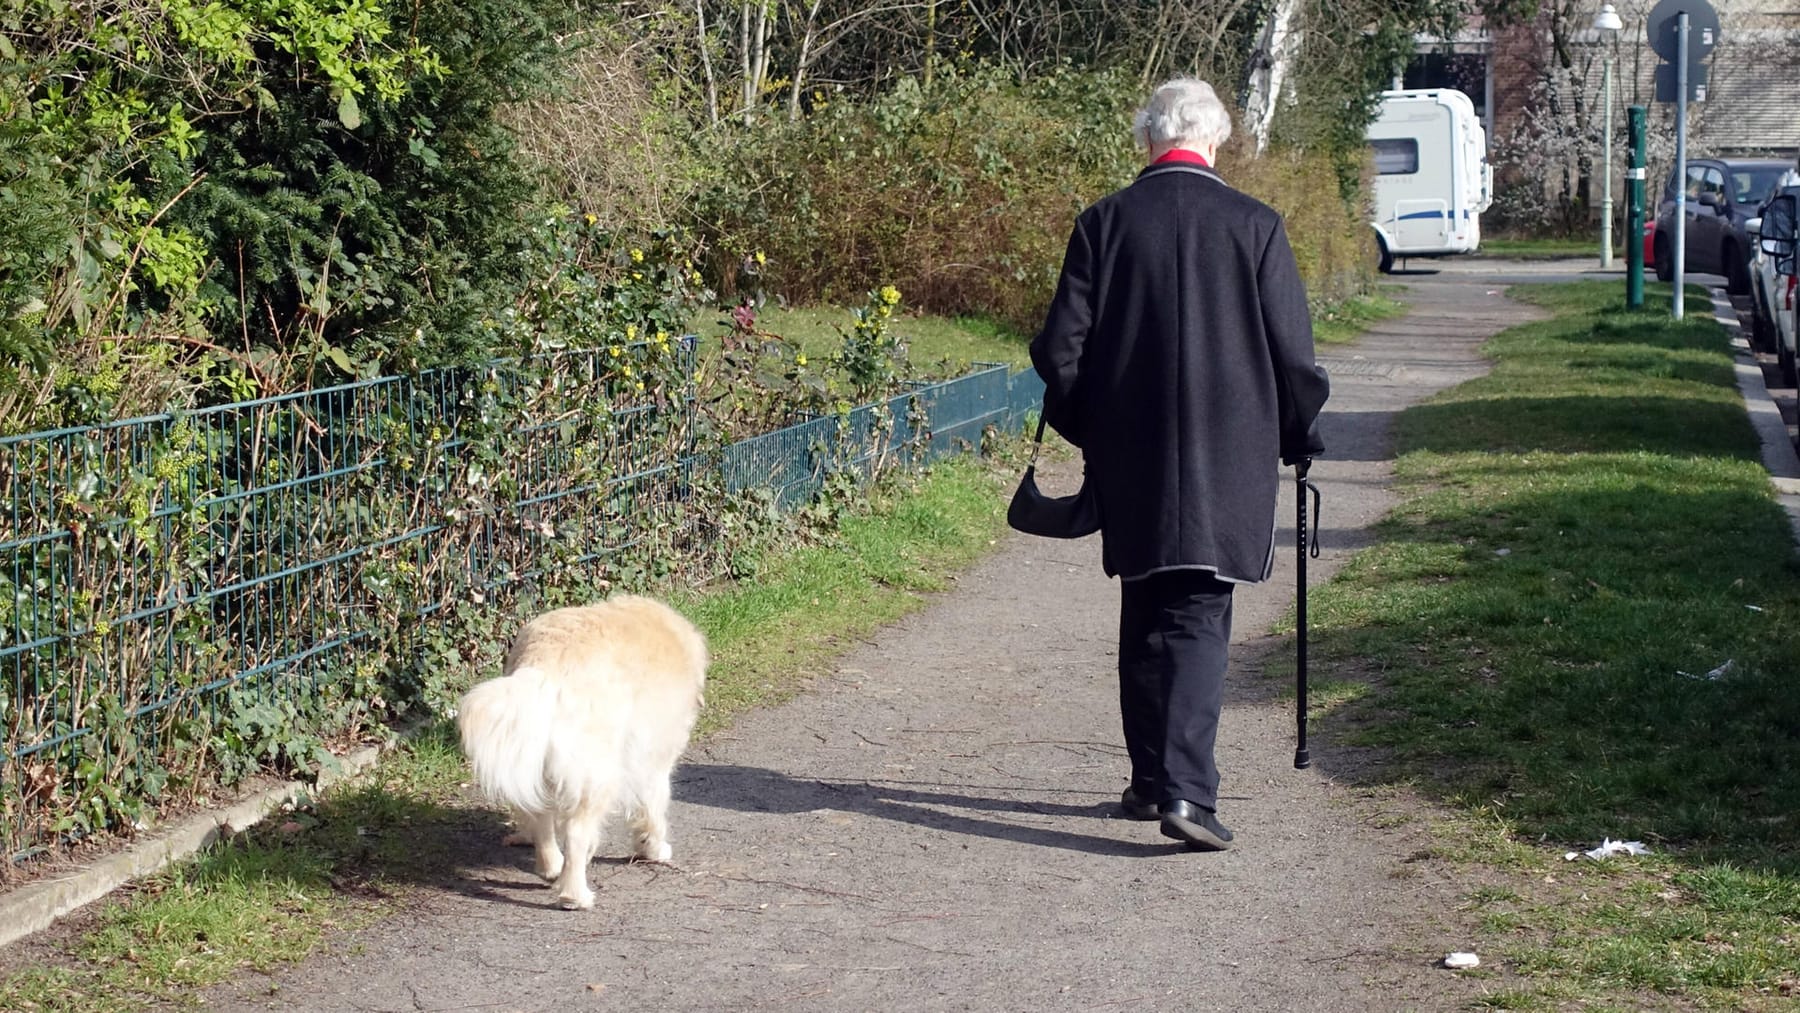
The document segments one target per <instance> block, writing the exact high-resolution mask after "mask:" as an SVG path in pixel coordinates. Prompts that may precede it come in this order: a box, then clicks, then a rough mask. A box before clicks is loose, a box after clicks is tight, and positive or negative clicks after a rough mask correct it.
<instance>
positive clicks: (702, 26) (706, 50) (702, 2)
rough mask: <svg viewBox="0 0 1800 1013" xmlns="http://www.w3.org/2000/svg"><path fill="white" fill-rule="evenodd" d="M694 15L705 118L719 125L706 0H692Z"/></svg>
mask: <svg viewBox="0 0 1800 1013" xmlns="http://www.w3.org/2000/svg"><path fill="white" fill-rule="evenodd" d="M694 15H695V17H696V19H697V21H698V24H699V29H698V31H699V42H700V67H701V69H702V70H703V71H704V72H705V74H706V118H707V122H708V123H710V124H711V125H712V126H714V127H717V126H718V125H719V82H718V79H717V78H715V77H714V76H713V65H712V47H711V46H709V45H707V38H706V0H694Z"/></svg>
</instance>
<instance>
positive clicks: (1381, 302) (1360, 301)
mask: <svg viewBox="0 0 1800 1013" xmlns="http://www.w3.org/2000/svg"><path fill="white" fill-rule="evenodd" d="M1398 291H1399V286H1397V285H1391V286H1383V290H1382V291H1378V292H1372V293H1370V294H1369V295H1359V296H1352V297H1351V298H1349V299H1346V300H1344V301H1343V302H1341V303H1338V304H1336V305H1335V306H1328V307H1326V308H1324V309H1322V310H1320V311H1318V312H1317V313H1316V314H1314V316H1313V340H1314V341H1315V342H1317V343H1318V344H1321V345H1343V344H1348V343H1350V342H1352V341H1355V340H1356V339H1357V338H1359V337H1361V336H1362V333H1363V332H1364V331H1366V330H1368V329H1369V325H1370V324H1373V323H1376V322H1378V321H1382V320H1386V319H1388V318H1390V317H1397V316H1399V315H1400V314H1402V313H1405V312H1406V304H1405V303H1403V302H1401V301H1400V300H1399V299H1398V298H1397V295H1398Z"/></svg>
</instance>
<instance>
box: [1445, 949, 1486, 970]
mask: <svg viewBox="0 0 1800 1013" xmlns="http://www.w3.org/2000/svg"><path fill="white" fill-rule="evenodd" d="M1444 966H1445V967H1448V968H1449V969H1450V970H1452V971H1466V970H1468V969H1469V968H1471V967H1480V966H1481V958H1480V957H1477V956H1476V955H1475V954H1473V953H1460V952H1459V953H1451V954H1446V955H1445V956H1444Z"/></svg>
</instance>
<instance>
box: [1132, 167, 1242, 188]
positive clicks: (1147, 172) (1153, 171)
mask: <svg viewBox="0 0 1800 1013" xmlns="http://www.w3.org/2000/svg"><path fill="white" fill-rule="evenodd" d="M1177 172H1182V173H1188V174H1190V175H1194V176H1206V177H1208V178H1210V179H1211V180H1212V181H1213V182H1215V183H1218V184H1221V185H1228V184H1226V183H1225V178H1224V177H1223V176H1220V175H1219V174H1218V173H1217V172H1215V171H1213V170H1212V169H1210V168H1205V167H1202V166H1199V165H1195V164H1193V163H1191V162H1164V163H1162V164H1160V165H1157V164H1154V163H1153V164H1151V165H1148V166H1145V167H1144V171H1142V172H1140V173H1138V174H1137V178H1138V180H1146V179H1149V178H1150V177H1152V176H1167V175H1169V174H1171V173H1177Z"/></svg>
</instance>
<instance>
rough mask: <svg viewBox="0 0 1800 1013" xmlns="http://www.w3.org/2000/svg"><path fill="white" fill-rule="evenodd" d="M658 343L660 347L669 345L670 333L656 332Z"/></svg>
mask: <svg viewBox="0 0 1800 1013" xmlns="http://www.w3.org/2000/svg"><path fill="white" fill-rule="evenodd" d="M656 343H657V344H659V345H666V344H668V343H669V332H668V331H661V330H659V331H657V332H656Z"/></svg>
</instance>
